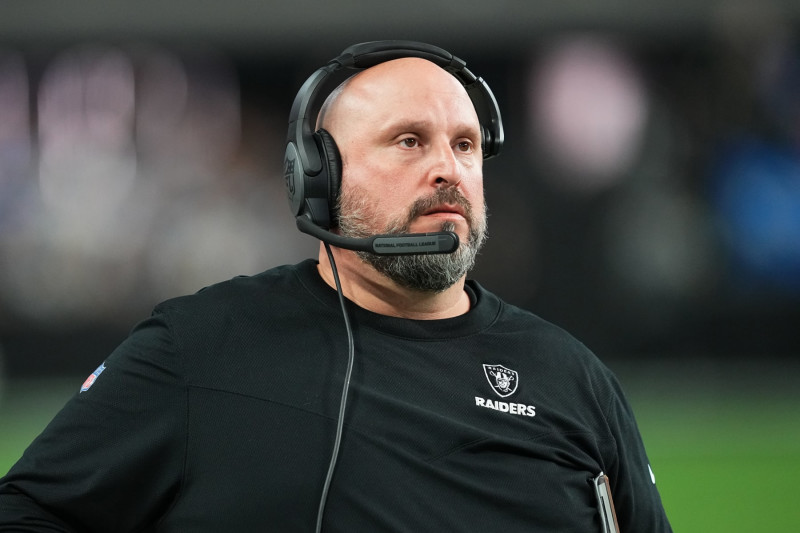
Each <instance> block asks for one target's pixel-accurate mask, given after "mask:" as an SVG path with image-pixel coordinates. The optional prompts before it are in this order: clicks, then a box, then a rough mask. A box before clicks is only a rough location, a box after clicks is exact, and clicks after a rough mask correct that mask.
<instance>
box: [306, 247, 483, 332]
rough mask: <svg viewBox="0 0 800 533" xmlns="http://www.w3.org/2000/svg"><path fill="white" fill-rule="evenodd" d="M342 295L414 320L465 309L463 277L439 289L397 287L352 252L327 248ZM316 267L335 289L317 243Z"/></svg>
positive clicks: (466, 298) (325, 256)
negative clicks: (334, 265) (430, 290)
mask: <svg viewBox="0 0 800 533" xmlns="http://www.w3.org/2000/svg"><path fill="white" fill-rule="evenodd" d="M331 250H332V252H333V256H334V260H335V261H336V269H337V271H338V272H339V281H340V283H341V285H342V292H343V293H344V295H345V297H346V298H347V299H348V300H350V301H352V302H354V303H355V304H356V305H358V306H359V307H362V308H364V309H367V310H369V311H372V312H373V313H378V314H381V315H386V316H394V317H400V318H409V319H415V320H435V319H442V318H452V317H455V316H459V315H462V314H464V313H466V312H467V311H469V308H470V300H469V296H468V295H467V293H466V292H465V291H464V278H462V279H461V280H459V281H458V282H457V283H455V284H454V285H453V286H451V287H449V288H448V289H446V290H444V291H442V292H429V291H417V290H413V289H408V288H406V287H401V286H400V285H398V284H397V283H395V282H394V281H392V280H391V279H389V278H387V277H386V276H384V275H383V274H381V273H380V272H378V271H377V270H375V269H374V268H373V267H372V266H370V265H368V264H365V263H364V262H362V261H361V259H360V258H359V257H358V256H357V255H356V254H355V253H354V252H351V251H348V250H342V249H340V248H335V247H332V248H331ZM318 270H319V273H320V276H322V279H323V280H325V282H326V283H327V284H328V285H330V286H331V287H332V288H334V289H335V288H336V283H335V281H334V277H333V270H332V269H331V265H330V262H329V261H328V254H327V252H326V251H325V248H324V246H323V245H320V253H319V266H318Z"/></svg>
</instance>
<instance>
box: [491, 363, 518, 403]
mask: <svg viewBox="0 0 800 533" xmlns="http://www.w3.org/2000/svg"><path fill="white" fill-rule="evenodd" d="M483 373H484V374H486V379H488V380H489V385H491V386H492V390H494V391H495V392H496V393H497V394H498V396H500V397H501V398H505V397H506V396H511V395H512V394H514V392H516V390H517V383H519V374H517V371H516V370H511V369H510V368H506V367H504V366H503V365H483Z"/></svg>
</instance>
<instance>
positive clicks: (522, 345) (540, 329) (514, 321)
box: [472, 282, 615, 388]
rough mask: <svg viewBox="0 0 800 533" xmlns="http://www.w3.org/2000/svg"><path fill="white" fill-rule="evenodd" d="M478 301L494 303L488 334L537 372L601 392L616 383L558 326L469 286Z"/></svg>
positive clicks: (591, 355) (607, 369)
mask: <svg viewBox="0 0 800 533" xmlns="http://www.w3.org/2000/svg"><path fill="white" fill-rule="evenodd" d="M472 287H473V290H474V291H475V292H476V294H477V295H478V299H479V301H480V300H490V301H495V302H497V303H496V304H494V305H492V307H494V308H496V309H497V315H496V318H495V320H494V322H493V324H492V327H491V328H490V329H489V330H488V331H487V333H488V334H489V335H490V336H491V337H494V338H496V339H497V341H498V342H500V341H501V340H502V342H505V343H509V342H510V343H513V344H514V345H515V346H516V347H517V349H516V350H512V352H513V353H523V354H525V357H524V360H525V363H527V364H531V365H535V366H536V367H537V368H538V369H539V370H540V371H541V370H544V369H547V370H548V371H549V372H552V373H554V374H558V375H561V376H569V377H570V380H571V381H573V382H575V383H583V384H584V385H586V384H588V382H593V383H598V384H599V383H603V384H604V385H603V387H602V388H608V386H609V385H610V384H611V383H612V382H613V381H614V380H615V377H614V376H613V373H612V372H611V371H610V370H609V368H608V367H607V366H606V365H605V364H604V363H603V361H601V359H600V358H599V357H598V356H597V355H596V354H595V353H594V352H593V351H592V350H591V349H590V348H589V347H587V346H586V345H585V344H584V343H583V342H582V341H581V340H579V339H578V338H576V337H575V336H574V335H573V334H572V333H570V332H569V331H567V330H566V329H565V328H563V327H562V326H560V325H557V324H555V323H553V322H550V321H549V320H547V319H545V318H543V317H541V316H539V315H538V314H536V313H534V312H533V311H530V310H527V309H524V308H522V307H519V306H516V305H514V304H511V303H509V302H507V301H505V300H503V299H501V298H500V297H499V296H497V295H495V294H493V293H492V292H490V291H488V290H486V289H484V288H483V287H481V286H480V285H479V284H477V283H474V282H472Z"/></svg>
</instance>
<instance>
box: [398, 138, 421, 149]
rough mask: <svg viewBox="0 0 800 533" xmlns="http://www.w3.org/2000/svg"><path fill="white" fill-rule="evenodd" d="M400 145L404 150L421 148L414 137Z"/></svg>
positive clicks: (403, 140) (406, 139)
mask: <svg viewBox="0 0 800 533" xmlns="http://www.w3.org/2000/svg"><path fill="white" fill-rule="evenodd" d="M400 144H401V145H403V147H404V148H416V147H417V146H419V141H418V140H417V139H415V138H414V137H406V138H405V139H402V140H401V141H400Z"/></svg>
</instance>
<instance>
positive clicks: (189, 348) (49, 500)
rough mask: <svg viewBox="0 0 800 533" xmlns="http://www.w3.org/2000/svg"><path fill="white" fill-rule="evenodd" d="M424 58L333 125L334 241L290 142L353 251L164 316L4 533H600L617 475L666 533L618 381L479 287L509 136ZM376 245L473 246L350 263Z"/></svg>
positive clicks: (630, 506)
mask: <svg viewBox="0 0 800 533" xmlns="http://www.w3.org/2000/svg"><path fill="white" fill-rule="evenodd" d="M397 45H398V44H397V43H394V42H392V43H389V45H388V46H389V48H391V47H392V46H397ZM421 47H422V48H421V49H422V50H423V52H419V51H417V52H414V51H412V52H403V53H400V54H394V55H399V56H400V57H394V55H393V54H392V53H390V54H389V56H388V59H387V58H382V59H379V60H376V61H372V60H370V61H368V63H369V65H368V66H367V67H365V68H362V69H360V70H359V72H358V73H357V74H356V75H355V76H353V77H352V78H350V79H349V80H348V81H347V82H346V83H345V84H344V85H342V86H341V87H340V88H339V89H337V90H335V91H334V92H333V93H332V95H331V96H330V97H329V98H328V100H327V102H326V103H325V106H324V109H323V112H322V114H321V116H320V123H319V125H320V126H321V131H320V132H316V133H314V135H315V136H316V137H315V138H316V140H317V141H319V143H320V147H321V150H322V157H323V159H325V160H326V161H327V162H326V163H325V164H324V165H323V166H326V165H327V166H330V168H328V169H327V170H326V171H325V172H327V173H328V174H330V175H329V176H328V178H327V179H329V180H331V181H332V182H333V183H335V182H336V181H337V179H340V180H341V194H338V193H337V194H335V195H334V198H332V200H338V201H339V205H338V208H335V209H333V211H334V212H333V213H331V214H330V220H329V221H326V222H329V223H330V224H329V225H330V226H331V227H333V228H334V231H333V232H330V233H328V232H327V229H328V228H324V227H323V228H322V229H323V230H324V231H323V233H319V231H318V229H313V228H311V227H310V226H308V224H306V223H305V222H304V220H306V218H307V215H308V216H310V217H311V218H312V219H313V218H314V217H315V216H317V217H319V216H322V218H323V219H324V218H325V217H326V216H328V215H327V213H326V214H323V215H319V213H317V214H316V215H314V214H313V213H311V214H309V213H307V212H306V211H307V209H306V207H303V205H305V204H304V202H306V203H307V204H308V205H309V206H310V205H311V204H314V203H315V202H313V201H307V200H306V199H303V198H301V200H300V201H298V202H295V198H294V196H295V195H297V194H305V193H307V192H308V191H309V190H310V189H312V188H313V187H315V185H314V183H313V182H314V179H316V178H315V177H314V176H315V174H314V173H315V172H316V171H308V170H306V169H302V168H301V169H300V170H299V171H298V170H296V168H295V167H296V166H300V167H303V166H304V165H306V164H309V162H310V161H311V159H313V158H312V157H310V156H308V154H306V153H305V152H304V150H306V148H307V147H304V146H300V144H302V141H301V140H298V138H297V137H296V136H294V135H293V134H292V133H290V143H289V148H288V149H287V171H286V177H287V182H288V184H289V190H290V198H291V200H292V204H293V208H294V210H295V213H296V214H298V217H299V218H298V220H299V222H298V225H299V226H300V227H301V229H302V228H306V230H308V231H310V232H312V233H314V234H317V235H322V236H323V238H324V240H327V241H330V242H334V243H340V244H341V245H342V246H341V247H340V246H336V244H334V245H333V246H330V245H329V244H328V243H321V245H320V255H319V258H318V261H310V260H309V261H306V262H303V263H300V264H298V265H294V266H283V267H278V268H275V269H272V270H268V271H266V272H264V273H262V274H260V275H257V276H252V277H240V278H235V279H233V280H231V281H228V282H225V283H221V284H218V285H215V286H212V287H209V288H207V289H204V290H203V291H201V292H199V293H198V294H196V295H194V296H188V297H183V298H178V299H174V300H171V301H168V302H165V303H163V304H161V305H159V306H157V307H156V310H155V311H154V313H153V315H152V317H151V318H149V319H148V320H145V321H144V322H142V323H141V324H139V325H138V326H137V327H136V328H135V329H134V331H133V332H132V334H131V336H130V337H129V338H128V339H127V340H126V341H125V342H124V343H123V344H122V345H121V346H120V347H119V348H118V349H117V350H116V351H115V352H114V353H113V354H112V355H111V356H110V357H109V358H108V359H107V360H106V361H105V363H104V365H103V366H101V368H99V369H98V370H97V371H96V372H95V374H93V376H94V377H93V378H92V379H90V380H87V383H86V384H84V387H83V392H80V393H77V394H76V397H75V398H73V399H72V400H70V402H69V403H68V404H67V405H66V406H65V408H64V410H63V411H62V412H61V413H60V414H59V415H58V416H57V417H56V418H55V420H54V421H53V422H52V423H51V424H50V425H49V426H48V428H47V429H46V430H45V431H44V433H43V434H42V435H41V436H40V437H39V438H38V439H37V440H36V441H35V442H34V443H33V444H32V445H31V447H30V448H29V449H28V450H27V451H26V452H25V454H24V455H23V457H22V459H21V460H20V461H19V463H18V464H17V465H15V466H14V467H13V468H12V469H11V471H10V472H9V474H8V475H7V477H6V478H4V479H3V481H2V483H0V531H115V532H121V531H159V532H161V531H193V532H194V531H280V532H290V531H311V530H312V529H313V528H314V527H317V529H318V530H322V531H349V532H353V531H397V532H410V531H413V532H420V531H528V532H529V531H558V532H570V531H574V532H578V531H580V532H582V533H583V532H586V531H601V520H602V518H601V513H600V511H599V509H600V508H601V507H602V506H599V505H598V496H597V494H598V492H597V491H596V489H595V486H594V480H595V479H596V478H598V476H599V475H600V474H601V472H602V473H605V474H607V475H608V476H609V479H610V487H611V492H612V493H613V497H614V500H615V503H616V510H617V516H618V519H619V526H620V530H622V531H626V532H633V531H647V532H663V531H670V526H669V524H668V522H667V519H666V517H665V514H664V510H663V508H662V505H661V502H660V498H659V495H658V492H657V490H656V488H655V485H654V482H653V481H652V479H651V472H650V470H649V466H648V460H647V457H646V455H645V452H644V448H643V446H642V442H641V439H640V437H639V434H638V430H637V428H636V424H635V421H634V418H633V415H632V413H631V411H630V408H629V407H628V404H627V402H626V401H625V399H624V397H623V394H622V392H621V391H620V388H619V386H618V384H617V381H616V379H615V378H614V376H613V375H612V374H611V373H610V372H609V371H608V370H607V369H606V368H605V367H604V366H603V365H602V364H601V363H600V362H599V361H598V360H597V359H596V358H595V357H594V355H592V354H591V353H590V352H588V351H587V350H586V348H584V347H583V346H582V345H581V344H580V343H579V342H577V341H576V340H574V339H573V338H571V337H570V336H569V335H568V334H566V333H565V332H563V331H562V330H560V329H559V328H557V327H555V326H553V325H550V324H548V323H546V322H545V321H543V320H541V319H539V318H538V317H536V316H534V315H532V314H530V313H528V312H526V311H523V310H520V309H518V308H515V307H513V306H511V305H509V304H507V303H504V302H502V301H501V300H499V299H498V298H497V297H496V296H494V295H492V294H491V293H489V292H488V291H486V290H485V289H483V288H482V287H481V286H480V285H478V284H477V283H475V282H473V281H466V273H467V271H468V270H469V269H470V267H471V266H472V264H473V262H474V258H475V255H476V254H477V251H478V249H479V248H480V245H481V243H482V242H483V240H484V238H485V233H486V208H485V206H484V199H483V183H482V180H483V176H482V163H483V158H484V151H486V150H493V151H496V149H497V148H498V146H494V147H489V148H487V142H490V141H491V139H488V140H487V137H491V136H492V135H494V136H495V137H497V135H498V133H499V134H500V137H501V138H502V133H501V132H498V131H496V130H495V131H492V127H491V125H490V126H489V127H488V128H487V127H486V125H485V124H484V123H483V122H485V120H484V118H485V115H486V113H485V109H477V108H478V107H480V105H482V102H483V100H480V99H485V98H486V97H487V96H486V93H485V91H484V93H483V94H482V95H480V96H478V97H475V96H474V93H471V92H470V91H471V90H472V89H473V87H472V85H471V83H472V82H470V81H469V80H468V81H467V82H466V84H465V82H464V80H463V79H458V78H457V77H456V76H455V75H454V74H451V73H452V72H453V69H450V70H449V71H447V70H445V69H443V68H442V67H441V66H440V65H439V64H434V62H432V61H431V60H430V57H429V54H427V52H425V50H427V48H426V47H425V45H421ZM367 48H368V50H375V45H374V44H370V45H368V46H367ZM437 50H438V49H437ZM370 54H371V52H370ZM403 56H408V57H403ZM419 56H422V57H419ZM343 61H345V62H346V61H347V59H345V60H343ZM372 63H374V66H372ZM456 70H458V69H456ZM458 74H459V76H460V75H461V74H463V72H462V71H461V70H458ZM326 76H327V74H326ZM478 83H482V80H479V81H478ZM311 85H314V84H313V83H311ZM467 85H469V87H467ZM313 91H316V86H315V88H314V90H313ZM313 91H312V92H313ZM301 96H302V97H301ZM305 97H306V95H305V92H304V90H301V95H299V96H298V101H301V100H303V99H304V98H305ZM476 98H477V99H476ZM310 99H313V98H310ZM298 101H296V106H295V108H294V109H293V119H292V123H293V124H294V122H295V121H301V122H302V121H303V120H306V118H307V117H305V112H302V113H299V117H298V116H294V115H295V111H297V107H302V102H301V103H300V104H298ZM476 101H477V102H479V105H476ZM315 116H316V115H315ZM498 118H499V117H498ZM303 127H305V126H303ZM306 129H307V128H306ZM301 130H302V128H300V129H298V130H297V131H301ZM306 133H307V132H306ZM300 135H301V136H302V135H305V133H301V134H300ZM334 139H335V141H334ZM495 140H497V139H495ZM315 142H316V141H315ZM339 164H341V168H340V169H338V168H336V167H337V166H338V165H339ZM311 166H313V165H311ZM325 172H323V173H322V174H325ZM338 172H341V176H340V178H337V177H336V176H335V175H336V174H337V173H338ZM296 173H308V176H310V177H309V178H305V177H304V178H302V179H303V180H305V181H304V183H302V184H301V183H295V182H294V180H295V178H296V176H297V175H298V174H296ZM299 189H303V190H304V191H305V192H304V193H298V192H297V190H299ZM297 206H300V207H297ZM322 225H323V226H325V225H328V224H325V223H323V224H322ZM313 227H314V228H317V227H318V224H314V225H313ZM325 234H327V235H328V236H327V237H326V236H325ZM376 234H381V235H387V234H388V235H390V237H389V238H388V239H386V240H383V241H381V242H383V243H384V245H385V246H386V247H388V248H392V247H400V248H403V247H405V248H414V247H417V246H423V247H424V246H427V245H428V243H429V242H431V239H433V238H438V237H442V236H443V238H444V239H445V240H448V239H449V238H450V237H448V236H451V235H452V234H455V235H457V242H459V243H460V244H459V245H458V248H457V250H456V251H455V252H453V253H438V252H441V251H442V250H435V251H434V253H429V254H425V255H420V254H410V255H394V254H393V253H389V254H388V255H384V254H382V253H381V254H378V253H372V252H366V251H363V250H362V251H353V250H350V249H347V248H348V247H349V244H352V243H356V242H358V243H361V242H364V241H365V240H369V239H370V238H371V236H374V235H376ZM409 234H411V235H412V236H411V237H409V236H408V235H409ZM417 234H429V235H428V236H426V237H422V238H417V237H414V236H413V235H417ZM430 235H433V236H434V237H431V236H430ZM420 239H421V240H420ZM453 239H454V238H453ZM448 242H449V241H448ZM348 243H349V244H348ZM354 247H356V248H359V247H360V246H354ZM446 251H449V250H446ZM337 288H338V289H339V292H340V293H341V295H342V296H343V297H344V299H343V300H340V299H339V296H338V295H337ZM342 302H343V303H342ZM348 351H349V356H348ZM600 479H605V478H602V477H601V478H600ZM609 520H611V523H612V524H613V518H609Z"/></svg>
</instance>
